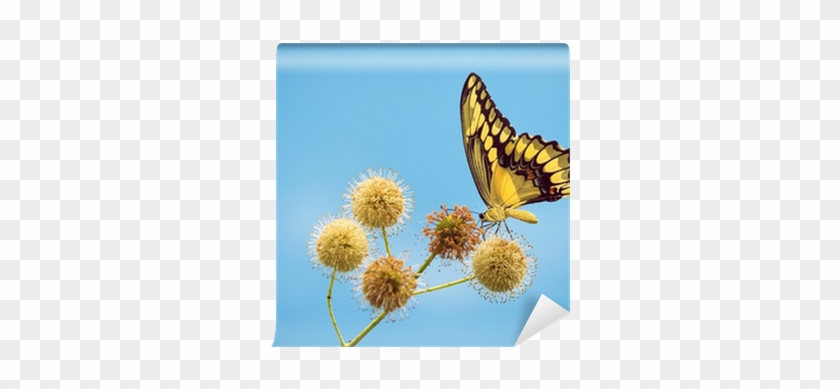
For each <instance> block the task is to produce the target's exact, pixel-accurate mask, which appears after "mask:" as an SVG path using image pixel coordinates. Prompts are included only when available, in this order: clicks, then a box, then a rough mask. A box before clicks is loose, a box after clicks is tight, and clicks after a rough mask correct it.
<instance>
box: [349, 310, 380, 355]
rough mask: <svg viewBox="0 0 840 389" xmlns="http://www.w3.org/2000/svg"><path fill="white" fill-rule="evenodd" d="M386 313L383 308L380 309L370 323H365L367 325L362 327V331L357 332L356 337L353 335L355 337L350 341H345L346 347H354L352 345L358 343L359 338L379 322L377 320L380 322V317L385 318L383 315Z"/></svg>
mask: <svg viewBox="0 0 840 389" xmlns="http://www.w3.org/2000/svg"><path fill="white" fill-rule="evenodd" d="M386 314H387V313H386V312H385V310H384V309H383V310H382V312H381V313H380V314H379V316H377V317H376V319H373V321H372V322H370V324H368V325H367V327H365V329H363V330H362V332H359V335H356V337H355V338H353V340H351V341H350V343H347V345H346V346H347V347H354V346H356V345H357V344H359V342H360V341H361V340H362V339H363V338H364V337H365V336H367V334H368V332H370V330H372V329H373V327H376V326H377V325H378V324H379V322H381V321H382V319H384V318H385V315H386Z"/></svg>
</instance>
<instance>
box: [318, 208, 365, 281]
mask: <svg viewBox="0 0 840 389" xmlns="http://www.w3.org/2000/svg"><path fill="white" fill-rule="evenodd" d="M369 243H370V242H369V240H368V237H367V235H366V234H365V231H364V229H363V228H362V226H360V225H359V223H357V222H356V221H354V220H352V219H349V218H346V217H343V216H340V217H333V216H332V215H327V216H326V217H324V218H322V219H321V221H320V222H319V223H318V224H317V225H316V226H315V231H314V232H313V233H312V235H311V240H310V242H309V247H310V258H311V260H312V262H313V263H314V264H315V265H316V266H319V267H323V268H325V269H326V270H328V272H330V273H331V272H332V270H333V269H334V270H335V271H336V272H337V273H339V276H341V275H344V273H349V272H351V271H353V270H355V269H357V268H359V266H360V265H361V264H362V261H364V259H365V257H367V255H368V249H369ZM340 278H341V277H340Z"/></svg>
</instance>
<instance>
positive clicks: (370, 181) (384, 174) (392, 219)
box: [344, 169, 414, 234]
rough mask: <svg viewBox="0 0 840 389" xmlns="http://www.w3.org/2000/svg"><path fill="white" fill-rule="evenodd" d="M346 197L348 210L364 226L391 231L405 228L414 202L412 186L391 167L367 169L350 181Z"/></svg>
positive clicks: (391, 232)
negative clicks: (356, 178)
mask: <svg viewBox="0 0 840 389" xmlns="http://www.w3.org/2000/svg"><path fill="white" fill-rule="evenodd" d="M344 198H345V200H346V201H347V204H346V205H345V210H346V211H347V212H348V213H349V214H351V215H353V218H354V219H356V220H357V221H358V222H359V223H360V224H361V225H362V226H364V227H367V228H368V229H371V230H374V231H375V232H379V231H380V230H381V229H382V228H385V229H386V230H387V232H388V233H389V234H393V233H395V232H397V231H399V230H400V229H401V228H402V226H403V225H404V224H405V221H406V219H408V218H409V216H410V214H411V211H412V206H413V203H414V200H413V198H412V194H411V192H410V190H409V187H408V186H407V185H405V184H403V180H402V179H401V178H399V177H398V175H397V172H395V171H393V170H390V169H389V170H384V169H380V170H373V169H368V170H367V172H366V173H362V174H361V175H360V180H355V179H354V180H353V182H351V183H350V187H349V188H348V191H347V193H345V194H344Z"/></svg>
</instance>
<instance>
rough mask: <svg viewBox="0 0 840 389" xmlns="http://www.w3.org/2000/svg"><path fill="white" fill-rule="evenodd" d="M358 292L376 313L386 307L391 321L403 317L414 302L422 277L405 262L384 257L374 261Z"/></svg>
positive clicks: (366, 270)
mask: <svg viewBox="0 0 840 389" xmlns="http://www.w3.org/2000/svg"><path fill="white" fill-rule="evenodd" d="M359 280H360V283H359V285H358V286H357V291H360V292H361V297H362V298H363V300H364V303H366V305H368V306H369V307H370V308H372V310H373V311H374V313H376V311H380V310H384V311H385V312H387V313H388V316H389V318H390V320H391V321H394V320H396V319H397V318H403V317H405V315H406V310H407V309H408V308H411V307H412V305H413V302H414V301H413V300H414V298H413V297H412V296H413V295H414V291H415V289H417V285H418V280H417V276H416V273H415V272H414V271H413V270H412V269H411V267H410V266H405V261H403V260H401V259H397V258H394V257H389V256H385V257H380V258H378V259H376V260H373V261H371V262H370V263H369V264H368V265H367V266H366V267H365V270H364V272H363V273H362V274H361V276H360V277H359Z"/></svg>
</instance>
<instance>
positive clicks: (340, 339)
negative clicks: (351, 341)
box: [327, 269, 347, 347]
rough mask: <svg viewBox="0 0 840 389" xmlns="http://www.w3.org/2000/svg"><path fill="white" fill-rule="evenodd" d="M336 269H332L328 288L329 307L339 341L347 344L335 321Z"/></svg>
mask: <svg viewBox="0 0 840 389" xmlns="http://www.w3.org/2000/svg"><path fill="white" fill-rule="evenodd" d="M335 271H336V270H335V269H333V271H332V276H331V277H330V288H329V289H328V290H327V309H328V310H329V311H330V320H332V325H333V328H335V333H336V334H337V335H338V341H339V342H341V346H342V347H343V346H346V345H347V344H346V343H344V338H343V337H341V331H340V330H339V329H338V323H336V321H335V314H334V313H333V309H332V289H333V283H334V282H335Z"/></svg>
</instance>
